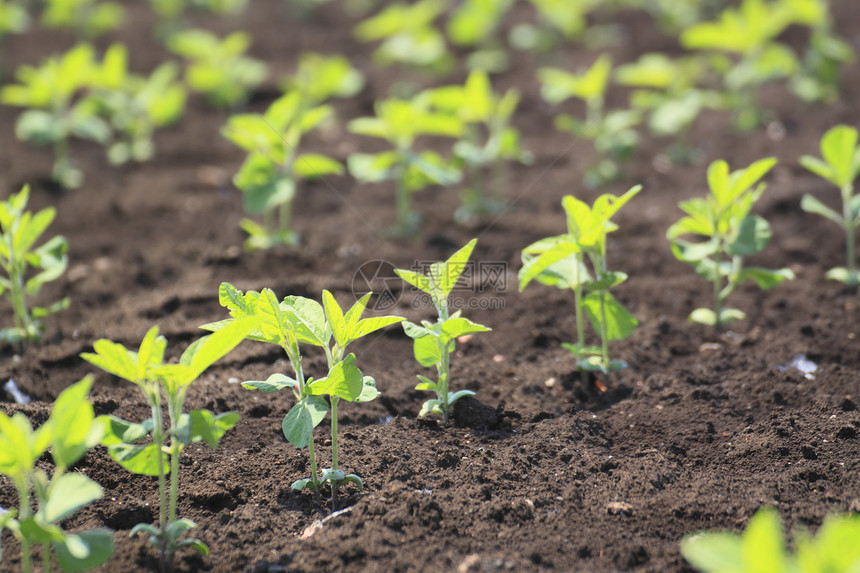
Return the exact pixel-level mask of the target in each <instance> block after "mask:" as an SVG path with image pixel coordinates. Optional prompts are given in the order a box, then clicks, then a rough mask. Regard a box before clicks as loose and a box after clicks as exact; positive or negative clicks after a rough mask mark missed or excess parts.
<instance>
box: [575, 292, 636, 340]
mask: <svg viewBox="0 0 860 573" xmlns="http://www.w3.org/2000/svg"><path fill="white" fill-rule="evenodd" d="M601 297H604V300H605V302H604V311H605V313H606V336H607V339H608V340H610V341H611V340H624V339H625V338H627V337H628V336H630V335H631V334H632V333H633V330H634V329H635V328H636V325H638V324H639V321H638V320H636V318H635V317H634V316H633V315H632V314H630V312H629V311H628V310H627V309H626V308H624V306H622V304H621V303H620V302H618V300H617V299H616V298H615V297H614V296H612V294H611V293H608V292H605V291H602V292H593V293H589V294H587V295H586V296H585V297H584V298H583V299H582V308H583V310H584V311H585V314H586V316H587V317H588V320H589V322H591V325H592V326H593V327H594V329H595V330H597V331H598V332H599V331H600V330H601V329H600V324H601V322H602V320H601V313H600V299H601Z"/></svg>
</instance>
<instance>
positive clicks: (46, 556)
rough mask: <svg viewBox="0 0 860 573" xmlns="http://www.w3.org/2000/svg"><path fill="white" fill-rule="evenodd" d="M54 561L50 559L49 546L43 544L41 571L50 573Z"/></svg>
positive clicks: (48, 544)
mask: <svg viewBox="0 0 860 573" xmlns="http://www.w3.org/2000/svg"><path fill="white" fill-rule="evenodd" d="M53 566H54V561H53V559H51V544H50V543H43V544H42V571H43V573H51V570H52V569H53Z"/></svg>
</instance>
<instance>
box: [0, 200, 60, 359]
mask: <svg viewBox="0 0 860 573" xmlns="http://www.w3.org/2000/svg"><path fill="white" fill-rule="evenodd" d="M29 198H30V188H29V187H28V186H26V185H25V186H24V188H23V189H21V191H20V192H19V193H13V194H12V195H10V196H9V199H7V200H6V201H2V202H0V231H2V236H0V267H2V269H3V276H0V295H2V296H4V297H5V298H6V299H7V300H8V301H9V302H10V303H11V304H12V309H13V311H14V313H15V326H14V327H8V328H4V329H2V330H0V340H5V341H7V342H10V343H12V344H16V345H20V344H26V343H30V342H38V341H39V340H41V338H42V331H43V326H42V321H41V319H42V318H44V317H46V316H48V315H49V314H52V313H54V312H57V311H59V310H62V309H64V308H67V307H68V305H69V301H68V299H65V298H64V299H62V300H60V301H59V302H57V303H55V304H53V305H51V306H49V307H38V306H37V307H33V308H32V309H31V308H30V307H29V305H28V303H27V298H28V297H34V296H36V295H38V294H39V290H41V288H42V285H44V284H45V283H49V282H51V281H53V280H56V279H58V278H60V277H61V276H62V275H63V273H64V272H65V271H66V267H67V266H68V258H67V256H66V251H67V250H68V244H67V243H66V239H65V238H64V237H61V236H56V237H53V238H51V239H49V240H48V241H46V242H44V243H42V245H40V246H38V247H37V246H36V243H37V242H38V241H39V239H40V237H41V236H42V234H43V233H44V232H45V230H47V228H48V226H49V225H50V224H51V223H52V222H53V220H54V217H55V216H56V214H57V211H56V209H54V208H53V207H46V208H45V209H42V210H41V211H38V212H37V213H35V214H33V213H32V212H31V211H27V210H26V209H27V201H28V200H29ZM30 269H33V270H34V271H37V272H36V273H35V274H33V273H30V272H28V271H29V270H30Z"/></svg>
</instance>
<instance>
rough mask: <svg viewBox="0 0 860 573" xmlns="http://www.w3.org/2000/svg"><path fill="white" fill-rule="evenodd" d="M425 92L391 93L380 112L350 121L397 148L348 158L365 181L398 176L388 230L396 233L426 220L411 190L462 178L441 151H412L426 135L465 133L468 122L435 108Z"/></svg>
mask: <svg viewBox="0 0 860 573" xmlns="http://www.w3.org/2000/svg"><path fill="white" fill-rule="evenodd" d="M429 104H430V101H429V98H428V97H426V95H424V96H422V95H419V96H416V97H415V98H413V99H412V100H411V101H404V100H400V99H387V100H383V101H380V102H377V103H376V117H362V118H358V119H354V120H352V121H351V122H349V130H350V131H351V132H353V133H358V134H361V135H368V136H371V137H379V138H381V139H384V140H386V141H387V142H388V143H389V144H391V146H392V147H393V148H394V149H391V150H389V151H383V152H381V153H375V154H369V153H353V154H352V155H350V156H349V158H348V160H347V166H348V167H349V172H350V173H351V174H352V176H353V177H355V178H356V179H358V180H359V181H361V182H363V183H376V182H381V181H394V184H395V189H396V191H395V193H396V195H395V198H396V211H397V222H396V223H395V225H394V227H392V228H391V229H390V230H389V233H390V234H391V235H392V236H396V237H408V236H412V235H414V234H415V233H416V232H417V230H418V227H419V223H420V221H421V217H420V215H418V214H417V213H415V212H414V211H413V209H412V194H413V193H415V192H417V191H420V190H421V189H423V188H425V187H427V186H428V185H430V184H431V183H437V184H440V185H452V184H454V183H457V182H458V181H459V180H460V171H459V170H458V169H456V168H455V167H453V166H452V165H449V164H448V162H447V161H446V160H445V159H444V158H443V157H442V156H440V155H439V154H438V153H435V152H432V151H421V152H416V151H413V149H412V147H413V145H414V143H415V139H416V138H418V137H419V136H421V135H439V136H447V137H460V135H462V133H463V124H462V122H461V121H460V120H459V119H457V118H456V117H453V116H450V115H448V114H444V113H438V112H434V111H431V110H430V105H429Z"/></svg>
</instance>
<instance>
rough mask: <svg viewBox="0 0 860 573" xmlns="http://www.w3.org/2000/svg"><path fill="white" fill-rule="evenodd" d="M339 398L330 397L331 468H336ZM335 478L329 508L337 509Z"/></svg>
mask: <svg viewBox="0 0 860 573" xmlns="http://www.w3.org/2000/svg"><path fill="white" fill-rule="evenodd" d="M338 402H340V398H338V397H337V396H332V397H331V469H333V470H337V404H338ZM337 486H338V483H337V480H333V481H332V482H331V509H332V511H337Z"/></svg>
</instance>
